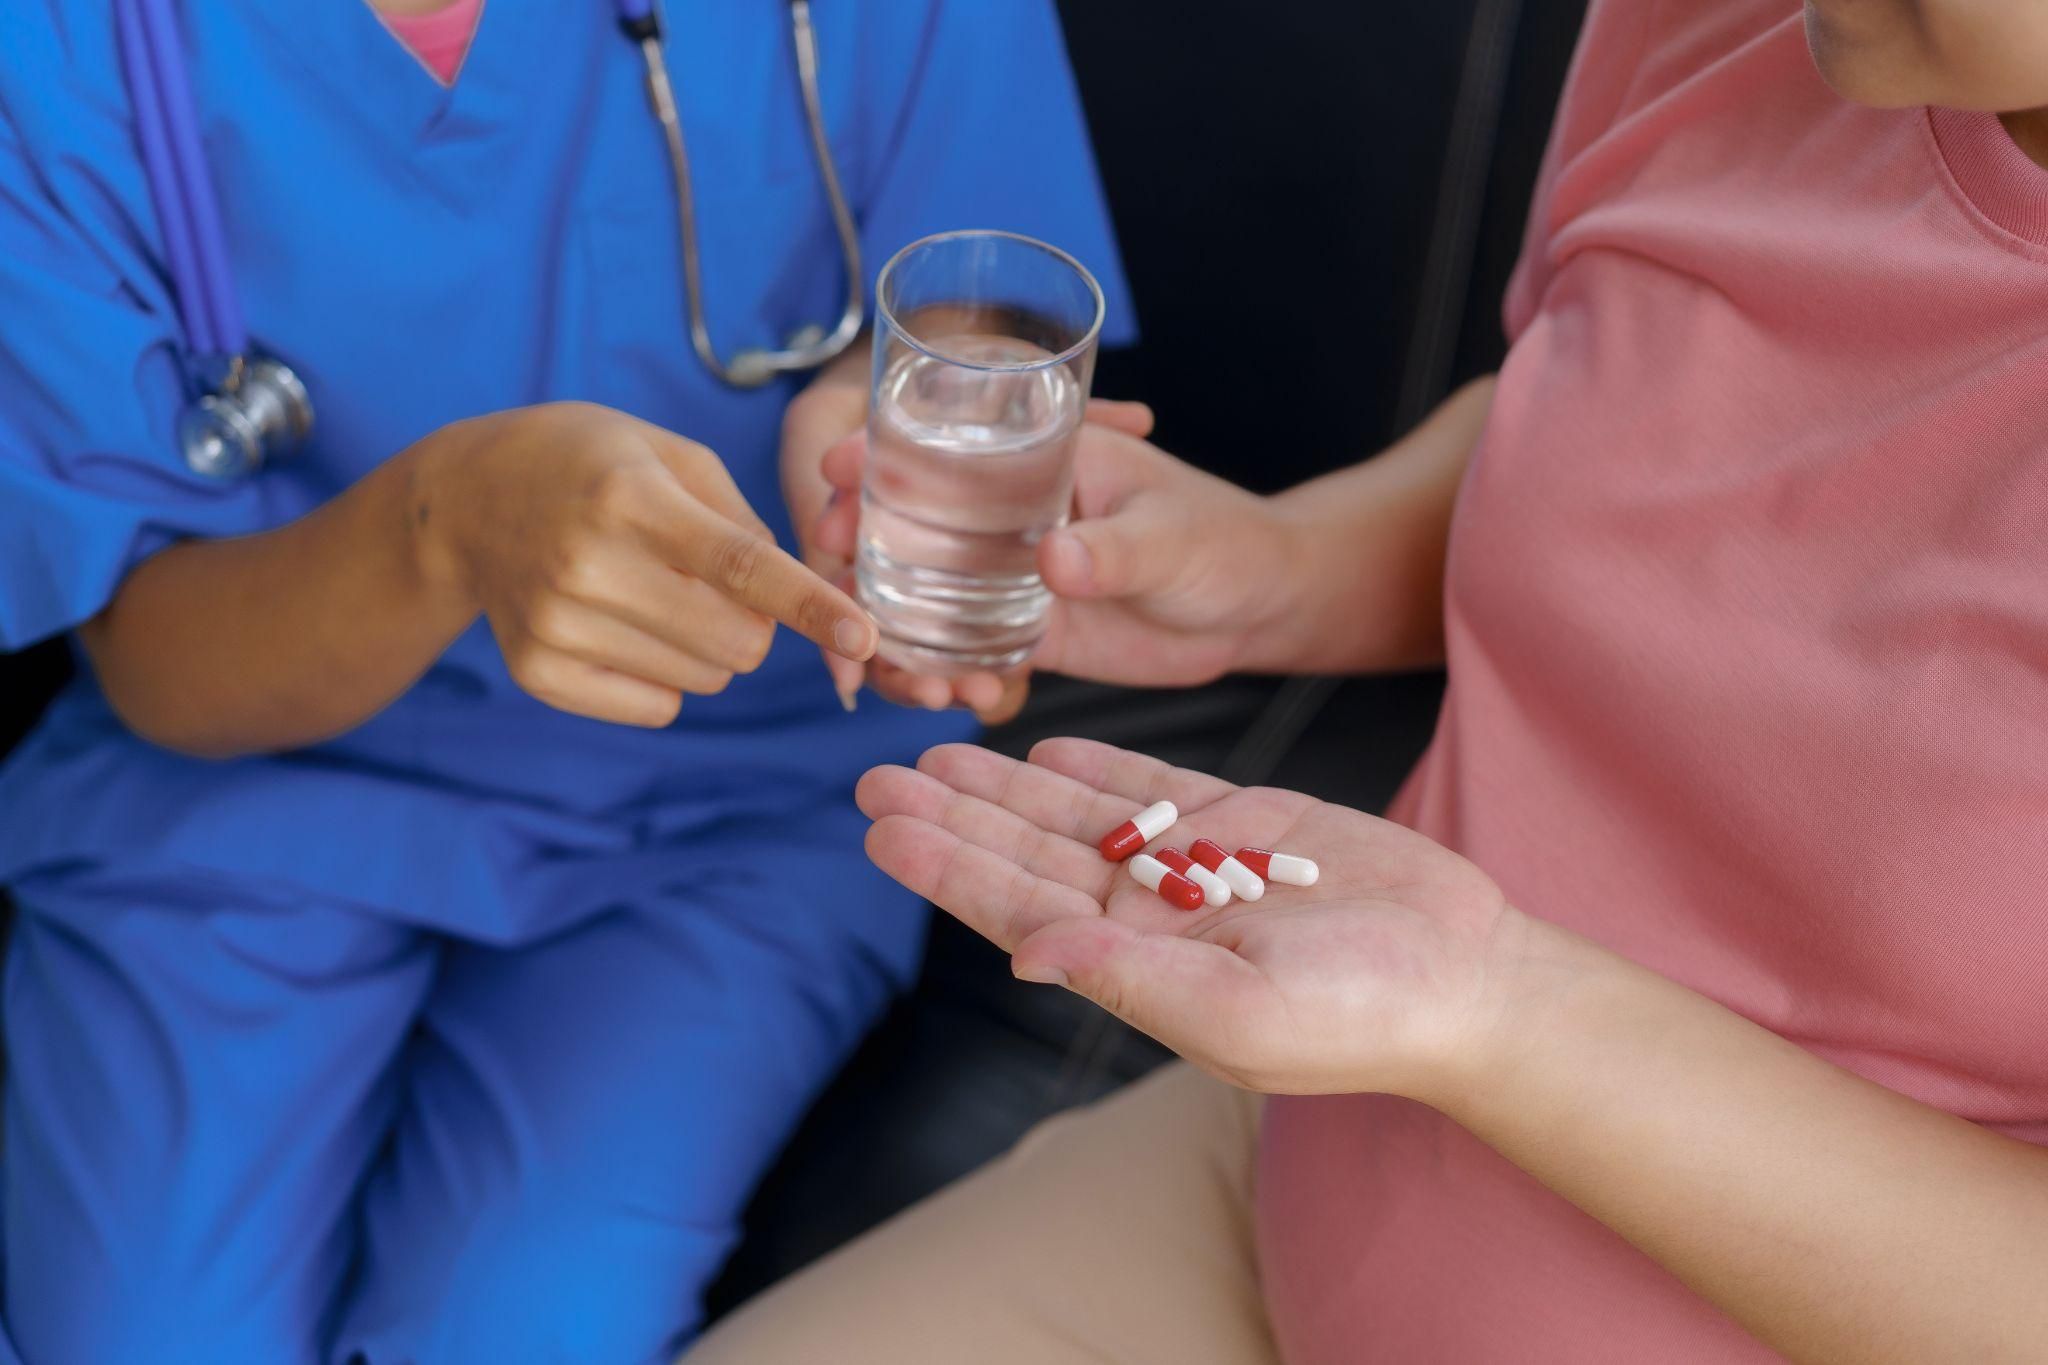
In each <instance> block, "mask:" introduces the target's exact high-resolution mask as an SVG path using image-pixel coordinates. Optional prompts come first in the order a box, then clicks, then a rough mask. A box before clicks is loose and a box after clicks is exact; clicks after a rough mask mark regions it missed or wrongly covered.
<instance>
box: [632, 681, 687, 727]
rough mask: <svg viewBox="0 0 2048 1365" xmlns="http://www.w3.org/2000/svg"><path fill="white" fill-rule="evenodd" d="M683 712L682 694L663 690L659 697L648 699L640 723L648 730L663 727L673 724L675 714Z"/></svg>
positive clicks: (678, 714)
mask: <svg viewBox="0 0 2048 1365" xmlns="http://www.w3.org/2000/svg"><path fill="white" fill-rule="evenodd" d="M682 713H683V694H682V693H681V692H680V691H676V692H670V691H666V690H664V691H663V692H662V694H661V695H660V696H659V697H655V698H652V699H650V700H649V701H648V703H647V707H646V710H645V711H643V712H642V713H641V716H640V723H641V724H642V725H644V726H646V727H647V728H648V729H650V730H661V729H665V728H667V727H668V726H670V725H673V724H675V720H676V717H677V716H680V715H681V714H682Z"/></svg>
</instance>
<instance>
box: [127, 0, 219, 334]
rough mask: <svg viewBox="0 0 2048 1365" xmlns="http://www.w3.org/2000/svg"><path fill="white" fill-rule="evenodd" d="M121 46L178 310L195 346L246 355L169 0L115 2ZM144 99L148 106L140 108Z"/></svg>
mask: <svg viewBox="0 0 2048 1365" xmlns="http://www.w3.org/2000/svg"><path fill="white" fill-rule="evenodd" d="M115 2H116V6H117V8H116V14H117V16H118V19H119V21H120V23H121V49H122V54H123V60H124V61H125V62H126V63H127V65H128V70H129V73H130V76H129V78H130V80H131V81H133V82H136V84H137V86H138V88H137V90H136V95H135V98H136V103H137V105H138V108H137V111H136V113H137V123H138V127H139V130H140V132H141V134H142V137H141V142H142V155H143V165H144V169H145V173H146V174H147V176H148V178H149V182H150V191H151V195H152V197H153V198H154V199H155V200H156V202H157V204H158V206H159V208H158V213H159V215H160V216H161V217H162V218H163V219H164V220H165V221H164V223H163V229H164V236H165V245H166V249H167V251H168V253H169V255H170V261H171V273H172V278H173V282H174V287H175V288H176V289H177V292H178V309H179V313H180V315H181V317H182V318H183V320H184V323H185V328H186V331H187V334H188V336H189V338H190V341H191V344H192V349H193V351H194V352H195V353H197V354H198V355H199V356H201V357H206V358H209V359H213V358H226V357H236V356H241V355H244V354H245V353H246V352H247V351H248V349H249V336H248V328H247V325H246V323H245V322H244V320H243V317H242V307H241V300H240V298H239V297H238V296H237V295H236V293H235V288H234V271H233V267H232V266H231V265H230V264H229V261H228V250H227V241H226V233H225V230H224V229H223V227H222V224H221V215H220V204H219V201H218V200H216V199H215V198H214V196H213V195H212V194H211V193H208V192H206V191H207V190H209V189H210V188H211V186H212V185H213V178H212V168H211V167H210V166H209V165H208V164H207V159H206V149H205V144H204V142H203V140H202V139H201V137H200V135H199V127H198V115H197V113H196V109H197V104H196V102H195V101H194V100H193V97H192V88H191V78H190V76H189V74H188V73H187V72H186V70H185V66H184V63H183V62H181V61H178V60H176V56H177V54H178V53H179V52H180V51H181V50H182V46H183V45H182V44H181V43H180V42H179V40H178V35H177V29H176V27H175V25H176V23H177V20H176V18H175V17H174V16H173V15H172V14H171V12H170V8H169V3H168V0H115ZM145 102H146V103H147V109H146V110H145V109H144V108H142V107H141V106H143V105H144V104H145Z"/></svg>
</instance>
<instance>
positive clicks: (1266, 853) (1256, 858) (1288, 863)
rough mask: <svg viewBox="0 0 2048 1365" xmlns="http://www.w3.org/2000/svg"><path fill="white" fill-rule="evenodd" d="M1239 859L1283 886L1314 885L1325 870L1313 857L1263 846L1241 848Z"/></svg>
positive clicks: (1261, 874) (1238, 852)
mask: <svg viewBox="0 0 2048 1365" xmlns="http://www.w3.org/2000/svg"><path fill="white" fill-rule="evenodd" d="M1237 860H1238V861H1239V862H1241V863H1243V864H1244V865H1245V866H1246V867H1248V868H1250V869H1251V870H1252V871H1254V872H1256V873H1258V874H1259V875H1260V876H1261V877H1264V878H1265V879H1266V880H1267V881H1269V882H1278V883H1280V884H1281V885H1282V886H1314V885H1315V884H1316V878H1317V877H1320V876H1322V875H1323V870H1322V869H1321V868H1319V867H1317V866H1316V865H1315V860H1314V859H1312V858H1297V857H1295V856H1294V855H1293V854H1292V853H1274V852H1272V851H1271V850H1269V849H1263V848H1241V849H1239V850H1238V851H1237Z"/></svg>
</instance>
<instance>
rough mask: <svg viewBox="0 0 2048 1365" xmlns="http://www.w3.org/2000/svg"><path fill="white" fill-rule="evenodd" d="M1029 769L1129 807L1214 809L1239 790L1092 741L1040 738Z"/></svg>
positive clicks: (1207, 776)
mask: <svg viewBox="0 0 2048 1365" xmlns="http://www.w3.org/2000/svg"><path fill="white" fill-rule="evenodd" d="M1030 765H1031V766H1032V767H1034V768H1039V769H1043V770H1047V771H1050V772H1054V773H1058V774H1060V775H1062V776H1064V777H1067V778H1069V779H1071V780H1073V781H1074V782H1075V783H1077V784H1079V785H1082V786H1085V787H1088V788H1090V789H1092V790H1095V791H1101V792H1107V793H1109V794H1111V795H1112V796H1119V797H1122V798H1123V799H1124V801H1125V802H1126V803H1127V804H1129V805H1131V806H1148V805H1150V804H1151V803H1152V802H1154V801H1171V802H1173V804H1174V805H1176V806H1179V807H1180V809H1181V813H1182V814H1186V813H1187V812H1188V811H1191V810H1200V809H1201V808H1202V807H1203V806H1208V805H1213V804H1214V803H1216V802H1218V801H1221V800H1222V799H1223V798H1224V797H1226V796H1229V795H1231V794H1233V793H1234V792H1236V791H1237V790H1238V788H1236V787H1234V786H1232V785H1231V784H1230V783H1228V782H1225V781H1224V780H1223V779H1222V778H1220V777H1211V776H1209V775H1208V774H1207V773H1198V772H1194V771H1192V770H1190V769H1187V768H1176V767H1174V766H1173V765H1172V764H1171V763H1162V762H1161V761H1160V760H1158V759H1156V758H1148V757H1146V756H1145V755H1144V754H1135V753H1132V752H1131V751H1130V750H1129V749H1119V748H1117V747H1116V746H1115V745H1113V744H1100V743H1097V742H1096V741H1095V740H1092V739H1047V740H1041V741H1040V742H1039V743H1037V744H1035V745H1033V746H1032V748H1031V760H1030ZM1005 804H1008V803H1005Z"/></svg>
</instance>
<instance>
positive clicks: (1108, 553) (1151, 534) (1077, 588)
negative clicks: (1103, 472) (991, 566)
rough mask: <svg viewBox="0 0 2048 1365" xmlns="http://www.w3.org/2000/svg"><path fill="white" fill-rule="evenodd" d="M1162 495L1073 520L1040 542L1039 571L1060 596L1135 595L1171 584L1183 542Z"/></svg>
mask: <svg viewBox="0 0 2048 1365" xmlns="http://www.w3.org/2000/svg"><path fill="white" fill-rule="evenodd" d="M1163 501H1164V500H1163V499H1160V498H1156V497H1145V496H1140V497H1137V498H1133V499H1132V500H1131V501H1130V502H1129V503H1127V504H1125V506H1124V507H1122V508H1121V509H1119V510H1118V511H1116V512H1113V513H1111V514H1110V515H1109V516H1106V517H1090V518H1086V519H1084V520H1081V521H1076V522H1071V523H1069V524H1068V525H1066V526H1063V527H1061V528H1060V529H1058V530H1057V531H1054V532H1052V533H1051V534H1049V535H1047V536H1046V538H1045V539H1044V540H1043V541H1041V542H1040V543H1039V547H1038V572H1039V575H1040V576H1041V577H1042V578H1044V579H1045V585H1046V587H1048V588H1050V589H1052V591H1053V593H1054V594H1055V595H1056V596H1059V597H1071V598H1080V599H1086V598H1103V597H1112V598H1113V597H1136V596H1139V595H1141V594H1144V593H1149V592H1157V591H1159V590H1161V589H1163V588H1165V587H1167V586H1168V585H1169V584H1170V583H1171V582H1172V580H1173V576H1174V574H1175V573H1176V572H1177V571H1178V569H1179V566H1180V557H1181V547H1180V546H1179V545H1178V544H1177V539H1176V534H1175V528H1174V524H1173V521H1172V519H1171V518H1170V517H1168V516H1167V515H1165V513H1164V511H1163V510H1162V507H1161V504H1162V503H1163Z"/></svg>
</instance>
